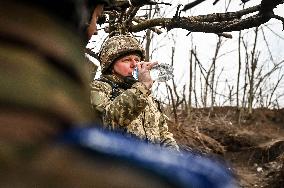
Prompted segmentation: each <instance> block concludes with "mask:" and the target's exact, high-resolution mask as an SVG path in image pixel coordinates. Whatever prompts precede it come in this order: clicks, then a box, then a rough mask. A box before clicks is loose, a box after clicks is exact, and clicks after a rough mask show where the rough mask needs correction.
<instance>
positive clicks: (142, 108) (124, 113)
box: [91, 75, 178, 149]
mask: <svg viewBox="0 0 284 188" xmlns="http://www.w3.org/2000/svg"><path fill="white" fill-rule="evenodd" d="M103 77H104V78H105V79H109V80H112V81H113V82H116V83H118V82H122V81H121V80H120V79H119V78H118V77H116V76H115V75H107V76H105V75H104V76H103ZM91 88H92V90H91V103H92V105H93V108H94V110H95V111H96V112H98V113H100V114H101V116H102V121H103V125H104V126H105V127H107V128H109V129H111V130H116V129H123V130H126V132H127V133H130V134H134V135H136V136H137V137H139V138H141V139H143V140H144V139H145V140H147V141H149V142H150V143H154V144H160V145H161V146H165V147H171V148H174V149H178V145H177V143H176V141H175V139H174V138H173V135H172V133H170V132H169V131H168V127H167V117H166V116H165V115H164V114H162V113H161V112H160V111H159V110H158V107H157V104H156V102H155V101H154V99H153V97H152V96H151V95H150V91H149V90H148V89H147V88H146V87H145V86H144V84H142V83H140V82H137V83H135V84H134V85H133V86H132V87H131V88H130V89H127V90H124V89H121V88H120V93H121V94H120V95H119V96H118V97H116V98H115V99H114V100H113V101H112V100H111V99H110V97H111V92H112V87H111V86H110V84H108V83H105V82H102V81H98V80H95V81H93V82H92V84H91Z"/></svg>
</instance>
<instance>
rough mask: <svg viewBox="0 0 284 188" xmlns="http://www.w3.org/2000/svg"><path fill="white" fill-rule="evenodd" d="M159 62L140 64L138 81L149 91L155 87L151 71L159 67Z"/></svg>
mask: <svg viewBox="0 0 284 188" xmlns="http://www.w3.org/2000/svg"><path fill="white" fill-rule="evenodd" d="M157 64H158V62H143V61H142V62H138V63H137V68H138V81H139V82H141V83H143V84H144V85H145V86H146V87H147V88H148V89H151V87H152V85H153V82H154V81H153V79H152V78H151V75H150V70H151V69H152V67H153V66H155V65H157Z"/></svg>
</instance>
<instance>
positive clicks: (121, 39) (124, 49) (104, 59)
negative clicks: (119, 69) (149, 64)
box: [99, 35, 145, 73]
mask: <svg viewBox="0 0 284 188" xmlns="http://www.w3.org/2000/svg"><path fill="white" fill-rule="evenodd" d="M132 52H133V53H138V54H139V55H140V57H141V60H144V59H145V50H144V48H143V47H142V45H141V44H140V43H139V41H138V40H137V39H136V38H134V37H133V36H131V35H117V36H113V37H111V38H109V39H108V40H106V41H105V42H104V43H103V45H102V47H101V49H100V53H99V60H100V63H101V71H102V73H105V72H106V71H107V70H108V68H109V67H110V65H111V64H112V63H113V62H114V61H115V60H116V59H117V58H119V57H121V56H123V55H126V54H129V53H132Z"/></svg>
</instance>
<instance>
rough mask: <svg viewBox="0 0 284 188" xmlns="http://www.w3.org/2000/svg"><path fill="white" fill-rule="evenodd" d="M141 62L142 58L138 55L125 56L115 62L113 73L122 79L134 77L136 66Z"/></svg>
mask: <svg viewBox="0 0 284 188" xmlns="http://www.w3.org/2000/svg"><path fill="white" fill-rule="evenodd" d="M140 61H141V58H140V56H138V55H136V54H130V55H126V56H123V57H121V58H119V59H117V60H116V61H115V62H114V66H113V69H112V72H113V73H114V74H117V75H119V76H122V77H125V76H132V72H133V71H134V69H135V67H136V64H137V63H138V62H140Z"/></svg>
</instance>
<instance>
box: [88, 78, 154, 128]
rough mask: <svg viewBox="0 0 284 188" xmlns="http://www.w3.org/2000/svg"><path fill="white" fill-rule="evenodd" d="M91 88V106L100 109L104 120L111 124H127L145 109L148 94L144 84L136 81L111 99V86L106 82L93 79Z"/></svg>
mask: <svg viewBox="0 0 284 188" xmlns="http://www.w3.org/2000/svg"><path fill="white" fill-rule="evenodd" d="M91 88H92V90H91V103H92V105H93V107H94V108H95V109H96V110H98V111H100V112H101V113H102V115H103V119H104V121H105V122H106V123H107V124H109V125H112V126H122V127H124V126H127V125H129V123H130V122H131V121H132V120H134V119H136V118H137V117H138V115H139V114H140V113H141V112H142V111H143V110H144V109H145V107H146V105H147V97H148V96H149V94H150V91H149V90H148V89H147V88H146V86H145V85H144V84H142V83H139V82H137V83H135V84H134V85H133V86H132V87H131V88H130V89H127V90H125V91H123V92H122V93H121V94H120V95H119V96H117V97H116V98H115V99H114V100H113V101H111V100H110V95H111V91H112V88H111V86H109V85H108V84H107V83H104V82H100V81H94V82H93V83H92V85H91Z"/></svg>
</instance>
